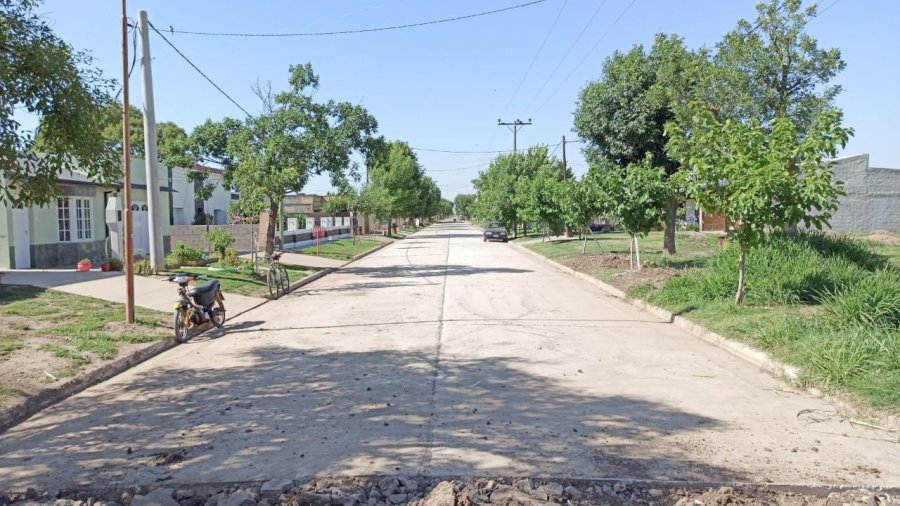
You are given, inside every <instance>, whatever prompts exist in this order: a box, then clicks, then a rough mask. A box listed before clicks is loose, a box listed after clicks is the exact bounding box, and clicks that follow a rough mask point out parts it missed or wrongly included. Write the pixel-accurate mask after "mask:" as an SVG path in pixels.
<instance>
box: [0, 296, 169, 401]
mask: <svg viewBox="0 0 900 506" xmlns="http://www.w3.org/2000/svg"><path fill="white" fill-rule="evenodd" d="M124 315H125V306H124V304H119V303H115V302H108V301H104V300H99V299H94V298H91V297H83V296H80V295H73V294H68V293H63V292H57V291H55V290H45V289H41V288H34V287H29V286H3V287H0V322H2V324H5V325H8V326H9V327H11V328H14V329H16V330H18V331H20V333H21V334H22V335H21V336H17V337H16V338H12V337H0V357H3V356H6V355H9V354H10V353H12V352H13V351H15V350H17V349H22V348H23V347H24V346H25V343H24V342H23V341H24V340H26V339H27V338H28V336H32V335H37V336H41V337H43V338H51V339H53V340H54V342H52V343H44V344H42V345H41V346H40V347H39V348H38V349H39V350H42V351H46V352H48V353H51V354H52V355H53V356H55V357H57V358H62V359H66V360H67V363H66V365H65V366H64V367H63V371H62V373H61V374H60V375H61V376H74V375H75V374H77V373H78V372H79V371H80V369H81V368H82V367H83V366H84V365H85V364H87V363H89V362H90V361H91V360H93V359H94V358H98V359H100V360H109V359H112V358H115V357H116V356H117V354H118V350H119V345H120V344H121V343H148V342H153V341H157V340H159V339H160V338H161V336H162V335H163V333H162V332H161V331H160V330H157V327H159V326H161V325H163V324H164V323H163V321H162V320H161V319H162V318H166V317H167V315H165V314H163V313H161V312H158V311H153V310H149V309H144V308H136V317H135V323H136V325H134V326H129V327H126V328H125V329H123V330H109V329H108V328H107V325H108V324H110V323H120V322H122V321H123V320H124ZM23 319H25V320H26V321H23ZM29 321H30V322H32V323H28V322H29ZM165 335H166V336H168V334H167V333H166V334H165ZM0 386H2V385H0Z"/></svg>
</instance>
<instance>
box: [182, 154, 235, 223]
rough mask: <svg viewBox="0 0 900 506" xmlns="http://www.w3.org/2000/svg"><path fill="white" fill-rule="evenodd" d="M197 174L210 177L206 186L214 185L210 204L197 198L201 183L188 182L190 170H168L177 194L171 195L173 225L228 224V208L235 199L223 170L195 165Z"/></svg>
mask: <svg viewBox="0 0 900 506" xmlns="http://www.w3.org/2000/svg"><path fill="white" fill-rule="evenodd" d="M193 170H194V171H197V172H204V173H206V175H207V176H206V177H207V178H206V183H207V184H212V185H213V193H212V196H211V197H210V198H209V199H208V200H205V201H204V200H199V199H197V198H196V190H197V188H198V187H199V186H200V183H199V182H191V181H189V180H188V173H189V172H190V170H188V169H185V168H181V167H171V168H169V169H168V174H167V177H168V178H169V179H168V180H169V182H170V186H171V187H172V188H173V190H174V191H173V192H172V193H170V194H169V196H170V201H169V208H170V215H171V221H170V222H169V224H170V225H192V224H206V225H224V224H226V223H228V207H229V205H230V204H231V201H232V200H233V198H234V196H233V194H232V192H231V190H230V189H229V188H228V187H226V186H225V184H224V182H223V180H222V179H223V172H222V169H217V168H214V167H207V166H205V165H200V164H195V165H194V168H193Z"/></svg>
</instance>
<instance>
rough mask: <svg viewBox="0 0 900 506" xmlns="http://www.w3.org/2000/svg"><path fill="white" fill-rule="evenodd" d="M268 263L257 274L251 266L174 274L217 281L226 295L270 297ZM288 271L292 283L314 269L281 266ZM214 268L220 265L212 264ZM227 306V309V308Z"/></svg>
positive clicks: (197, 268)
mask: <svg viewBox="0 0 900 506" xmlns="http://www.w3.org/2000/svg"><path fill="white" fill-rule="evenodd" d="M266 265H267V263H265V262H263V263H260V267H259V268H258V269H257V272H256V273H254V272H253V269H252V268H251V267H250V266H249V265H245V266H241V267H240V268H237V272H225V271H219V272H216V271H210V270H209V269H207V268H206V267H180V268H178V269H173V270H172V271H171V272H173V273H179V272H183V273H188V274H202V275H203V276H205V277H206V279H207V280H212V279H217V280H218V281H219V284H220V285H221V287H222V291H223V292H225V293H226V294H228V293H236V294H238V295H246V296H248V297H266V296H268V295H269V288H268V285H266V267H265V266H266ZM281 265H283V266H284V268H285V269H286V270H287V271H288V278H289V279H290V281H291V283H293V282H295V281H297V280H300V279H303V278H305V277H306V276H309V275H310V274H312V273H313V272H315V271H314V270H313V269H309V268H303V267H299V266H294V265H288V264H281ZM212 266H213V267H216V266H218V264H212ZM227 307H228V306H227V304H226V308H227Z"/></svg>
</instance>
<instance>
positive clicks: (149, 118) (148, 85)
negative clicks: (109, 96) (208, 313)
mask: <svg viewBox="0 0 900 506" xmlns="http://www.w3.org/2000/svg"><path fill="white" fill-rule="evenodd" d="M138 28H139V29H140V34H141V70H142V72H141V76H142V77H143V87H142V88H143V90H142V91H143V93H144V153H145V157H146V159H145V160H144V167H145V168H146V173H147V210H148V215H149V216H148V217H147V218H148V220H147V222H148V223H147V225H148V228H149V229H150V265H151V267H152V269H153V272H161V271H162V270H163V269H164V268H165V265H164V263H163V240H162V223H160V219H159V214H160V213H159V204H160V198H159V171H158V169H157V164H158V161H159V154H158V153H157V149H156V110H155V109H154V107H153V72H152V70H151V69H150V25H149V24H148V23H147V11H139V12H138Z"/></svg>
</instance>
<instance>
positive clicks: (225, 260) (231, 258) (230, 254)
mask: <svg viewBox="0 0 900 506" xmlns="http://www.w3.org/2000/svg"><path fill="white" fill-rule="evenodd" d="M219 263H220V264H221V265H222V267H238V266H240V265H241V259H240V258H238V254H237V250H236V249H234V248H225V252H224V254H223V255H222V256H221V257H219Z"/></svg>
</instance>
